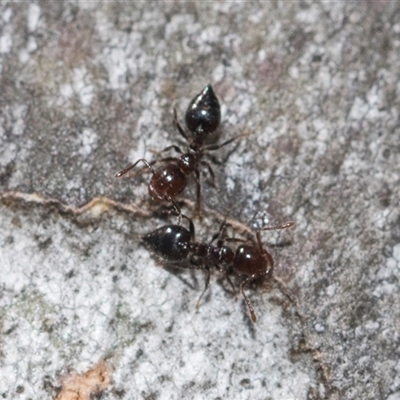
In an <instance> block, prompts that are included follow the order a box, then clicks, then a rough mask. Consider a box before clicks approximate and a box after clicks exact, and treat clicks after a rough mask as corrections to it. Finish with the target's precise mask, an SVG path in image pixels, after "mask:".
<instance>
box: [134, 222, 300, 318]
mask: <svg viewBox="0 0 400 400" xmlns="http://www.w3.org/2000/svg"><path fill="white" fill-rule="evenodd" d="M184 217H185V216H184ZM185 218H186V219H187V220H188V221H189V230H187V229H186V228H184V227H183V226H181V225H166V226H163V227H161V228H158V229H156V230H155V231H153V232H150V233H148V234H147V235H145V236H143V238H142V239H143V241H144V242H145V243H146V244H147V245H148V246H149V247H150V249H151V250H152V251H153V252H154V253H155V254H156V255H157V256H159V257H160V258H162V259H163V260H164V261H166V262H168V263H171V264H172V265H175V266H182V267H184V268H185V267H186V268H192V269H204V270H206V272H207V277H206V283H205V288H204V290H203V292H202V294H201V296H200V298H199V300H198V302H197V306H196V307H197V308H198V306H199V304H200V300H201V298H202V297H203V295H204V293H205V292H206V291H207V289H208V286H209V284H210V275H211V269H210V267H215V268H217V269H218V270H219V271H221V272H223V273H224V274H225V276H226V278H227V279H228V281H229V283H230V285H231V286H232V287H233V284H232V282H231V280H230V279H229V276H228V275H227V273H228V271H229V270H230V269H233V271H234V272H235V273H236V274H238V275H239V276H245V279H244V280H243V281H242V282H241V284H240V292H241V293H242V295H243V298H244V300H245V302H246V306H247V309H248V311H249V314H250V319H251V321H252V322H253V323H256V322H257V317H256V314H255V312H254V308H253V305H252V303H251V301H250V299H249V298H248V297H247V295H246V293H245V292H244V288H245V287H246V286H247V285H248V284H249V283H250V282H252V281H254V280H256V279H260V278H267V279H268V278H271V277H272V272H273V267H274V260H273V258H272V256H271V254H270V253H269V252H268V251H267V250H265V249H264V248H263V245H262V243H261V231H272V230H281V229H287V228H291V227H293V226H294V225H295V222H293V221H289V222H285V223H284V224H281V225H276V226H266V227H263V228H260V229H258V230H257V231H256V234H255V237H256V240H254V238H252V239H250V242H249V241H246V240H241V239H236V238H225V239H222V240H218V241H217V244H216V245H213V244H212V242H213V241H215V240H216V239H218V237H219V236H220V235H221V233H222V231H223V229H224V225H225V221H224V222H223V223H222V224H221V226H220V229H219V231H218V232H217V233H216V234H215V235H214V236H213V238H212V240H211V242H210V243H199V242H196V241H195V230H194V225H193V222H192V221H191V220H190V219H189V218H187V217H185ZM238 241H239V242H244V244H241V245H240V246H239V247H238V248H237V249H236V252H234V251H233V250H232V249H231V248H230V247H228V246H226V245H225V244H224V243H225V242H238ZM189 254H190V257H189V263H190V266H189V267H188V266H187V261H188V256H189ZM185 262H186V266H185V264H184V263H185ZM233 290H234V292H235V289H234V287H233Z"/></svg>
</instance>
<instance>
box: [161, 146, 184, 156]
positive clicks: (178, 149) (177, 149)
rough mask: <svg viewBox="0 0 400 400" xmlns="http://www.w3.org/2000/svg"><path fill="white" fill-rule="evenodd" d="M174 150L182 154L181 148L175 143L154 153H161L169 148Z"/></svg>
mask: <svg viewBox="0 0 400 400" xmlns="http://www.w3.org/2000/svg"><path fill="white" fill-rule="evenodd" d="M171 149H172V150H175V151H176V152H177V153H179V154H182V150H181V149H180V148H179V147H178V146H177V145H175V144H172V145H171V146H168V147H166V148H165V149H163V150H161V151H159V152H157V153H156V154H161V153H165V152H167V151H169V150H171Z"/></svg>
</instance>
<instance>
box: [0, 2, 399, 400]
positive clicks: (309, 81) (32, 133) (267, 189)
mask: <svg viewBox="0 0 400 400" xmlns="http://www.w3.org/2000/svg"><path fill="white" fill-rule="evenodd" d="M399 21H400V6H399V4H398V2H390V1H381V2H367V1H364V2H355V3H345V2H334V3H332V2H329V3H326V2H320V3H315V2H311V1H302V2H291V3H288V2H267V3H265V2H263V3H257V2H246V3H245V2H243V3H237V2H230V3H228V2H209V3H208V2H207V3H206V2H204V3H200V2H196V3H179V2H164V3H157V4H155V3H148V4H146V3H138V2H135V3H132V4H129V3H114V2H111V3H103V4H100V3H91V2H82V3H76V4H71V3H43V2H32V3H29V4H27V3H2V4H1V5H0V198H1V202H0V224H1V229H0V266H1V278H0V396H2V398H6V399H39V398H40V399H44V398H58V399H69V398H76V399H86V398H89V397H87V396H86V395H85V393H86V392H87V393H89V392H90V390H86V391H85V390H83V389H79V390H80V391H79V390H78V389H76V387H78V388H80V387H81V386H79V385H83V384H84V383H82V382H83V380H79V379H78V381H79V384H77V385H78V386H76V387H75V389H66V388H67V386H68V385H67V383H66V382H67V380H66V379H67V378H66V377H68V376H71V374H73V372H72V371H77V373H78V374H82V375H80V376H81V377H86V378H88V375H83V374H85V372H86V371H90V369H91V368H93V367H94V366H95V365H97V363H99V362H102V361H104V362H105V363H106V365H107V366H108V368H109V374H110V376H111V383H109V384H107V385H106V388H102V395H101V396H102V397H101V398H102V399H141V398H146V399H182V398H185V399H201V398H208V399H233V398H234V399H322V398H327V399H388V400H395V399H399V398H400V379H399V376H400V364H399V356H400V291H399V279H400V207H399V206H400V204H399V199H400V196H399V191H400V184H399V181H400V124H399V112H400V101H399V99H400V83H399V82H400V79H399V75H400V72H399V71H400V23H399ZM208 83H212V84H213V87H214V89H215V92H216V94H217V96H218V97H219V100H220V102H221V106H222V124H221V128H220V129H219V134H220V137H219V140H220V141H223V140H226V139H228V138H230V137H233V136H234V135H237V134H240V133H248V134H249V135H248V136H247V137H245V138H242V139H241V140H240V141H238V142H237V143H236V144H234V145H232V146H227V147H225V148H223V149H220V150H218V152H217V153H216V158H217V159H219V163H218V164H215V166H214V170H215V172H216V183H217V186H218V187H219V191H215V190H214V189H213V188H212V187H210V185H207V183H206V182H207V179H204V180H203V182H204V183H203V186H202V190H203V194H202V198H203V203H204V210H205V212H204V218H203V220H202V221H199V220H197V219H196V220H195V223H196V228H197V230H198V238H199V239H201V240H204V241H208V240H209V239H210V238H211V236H212V234H213V233H215V232H216V230H217V229H218V225H219V223H220V220H221V219H222V218H223V217H224V215H226V213H227V211H228V210H230V211H229V216H230V219H231V220H233V221H236V222H237V223H236V225H235V226H236V227H240V226H244V225H247V226H249V227H250V228H252V229H254V228H256V227H259V226H262V225H263V224H275V223H281V222H283V221H286V220H290V219H293V220H295V221H296V223H297V226H296V228H295V229H294V230H293V231H291V232H282V233H280V234H268V233H266V232H265V233H263V234H262V238H263V242H264V243H265V245H266V246H268V248H270V249H271V253H272V254H273V255H274V257H275V260H276V269H275V275H276V279H277V281H278V282H279V283H280V285H276V284H275V285H272V287H270V288H264V286H262V285H261V286H254V287H253V288H251V289H248V293H249V296H250V297H251V299H252V301H253V303H254V306H255V308H256V311H257V315H258V318H259V320H258V322H257V324H256V325H252V324H251V322H250V321H249V319H248V316H247V312H246V308H245V306H244V304H243V300H242V298H241V297H238V299H237V300H236V301H235V299H234V298H233V296H232V293H231V291H230V289H229V286H228V285H226V282H225V281H224V280H223V279H220V278H222V277H219V276H218V275H217V274H215V275H214V276H213V277H212V283H211V288H210V291H209V293H208V294H207V296H206V298H205V299H204V302H203V304H202V306H201V307H200V309H199V310H198V311H196V309H195V304H196V301H197V298H198V296H199V294H200V293H201V290H202V288H203V284H204V283H203V275H202V274H201V273H200V272H199V271H196V272H199V273H191V272H190V271H170V270H168V269H167V268H161V267H160V265H157V263H156V261H155V259H154V258H152V257H151V255H150V254H149V253H148V251H147V250H146V249H145V248H143V247H142V245H141V244H140V237H141V235H142V234H143V233H146V232H149V231H151V230H152V229H155V228H156V227H158V226H161V225H163V224H165V223H166V222H165V220H164V219H161V218H157V217H151V208H150V207H149V204H150V206H151V207H153V208H154V206H153V205H152V204H151V203H150V202H149V196H148V193H147V184H146V183H147V182H148V175H146V174H142V175H140V176H136V177H124V178H122V179H119V180H117V179H116V178H115V177H114V174H115V172H117V171H118V170H119V169H121V168H123V167H125V166H126V165H128V164H129V163H130V162H132V161H135V160H137V159H139V158H142V157H145V158H146V159H149V160H151V159H154V158H155V155H154V152H155V151H159V150H161V149H163V148H164V147H166V146H168V145H170V144H172V143H176V142H177V140H178V137H179V134H178V133H177V132H176V129H175V128H174V126H173V123H172V109H173V106H174V104H176V106H177V109H178V116H179V119H180V121H181V122H182V123H183V116H184V111H185V107H186V105H187V104H188V103H189V101H190V100H191V99H192V98H193V96H194V95H195V94H197V93H198V92H199V91H200V90H201V89H202V88H203V87H204V86H205V85H206V84H208ZM194 198H195V190H194V184H193V182H192V183H191V184H190V185H189V188H188V190H187V191H185V194H184V201H185V202H186V203H187V204H189V205H190V204H191V202H193V199H194ZM185 210H187V211H185V212H187V213H190V212H191V208H190V207H189V208H187V209H186V208H185ZM240 224H242V225H240ZM234 228H235V227H234ZM240 231H241V230H240V229H236V234H237V235H239V234H240V233H241V232H240ZM278 286H280V287H281V288H285V290H284V291H285V292H286V293H289V294H290V296H291V298H292V299H293V300H294V301H293V303H290V302H289V301H288V300H287V297H286V296H285V295H284V294H282V293H281V292H280V291H279V290H278ZM267 289H268V290H267ZM104 382H108V381H107V380H104ZM68 387H72V386H68ZM68 390H69V391H68ZM74 390H75V392H74ZM78 391H79V393H80V394H77V393H78ZM74 393H75V394H76V396H75V397H71V396H73V395H74ZM89 394H90V393H89ZM92 394H93V393H92ZM68 396H70V397H68ZM85 396H86V397H85Z"/></svg>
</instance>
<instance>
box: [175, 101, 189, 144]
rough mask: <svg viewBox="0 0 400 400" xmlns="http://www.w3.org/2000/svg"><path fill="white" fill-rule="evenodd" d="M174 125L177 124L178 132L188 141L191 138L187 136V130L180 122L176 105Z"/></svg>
mask: <svg viewBox="0 0 400 400" xmlns="http://www.w3.org/2000/svg"><path fill="white" fill-rule="evenodd" d="M174 125H175V126H176V129H178V132H179V133H180V134H181V135H182V136H183V137H184V138H185V140H186V141H187V142H188V141H189V138H188V137H187V135H186V133H185V131H184V130H183V128H182V127H181V125H180V124H179V122H178V115H177V113H176V107H174Z"/></svg>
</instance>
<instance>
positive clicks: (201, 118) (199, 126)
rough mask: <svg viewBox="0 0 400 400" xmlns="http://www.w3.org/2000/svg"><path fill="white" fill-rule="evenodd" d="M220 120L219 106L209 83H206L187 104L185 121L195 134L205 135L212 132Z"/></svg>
mask: <svg viewBox="0 0 400 400" xmlns="http://www.w3.org/2000/svg"><path fill="white" fill-rule="evenodd" d="M220 122H221V108H220V105H219V102H218V99H217V96H216V95H215V93H214V90H213V88H212V86H211V85H207V86H206V87H205V88H204V89H203V90H202V91H201V93H199V94H198V95H197V96H196V97H195V98H194V99H193V100H192V101H191V102H190V104H189V106H188V108H187V111H186V114H185V123H186V126H187V127H188V129H189V130H190V131H191V132H195V133H196V135H197V134H200V133H203V134H204V135H205V136H207V135H208V134H209V133H212V132H214V131H215V130H216V129H217V128H218V126H219V124H220Z"/></svg>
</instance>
